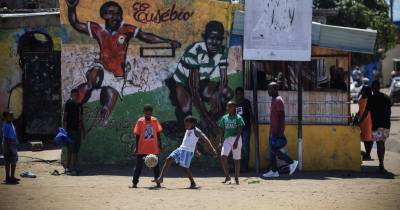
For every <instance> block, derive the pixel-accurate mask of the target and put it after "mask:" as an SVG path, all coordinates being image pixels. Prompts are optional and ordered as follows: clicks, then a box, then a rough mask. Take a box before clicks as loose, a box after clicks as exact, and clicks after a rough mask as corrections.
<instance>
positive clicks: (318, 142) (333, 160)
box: [250, 125, 361, 171]
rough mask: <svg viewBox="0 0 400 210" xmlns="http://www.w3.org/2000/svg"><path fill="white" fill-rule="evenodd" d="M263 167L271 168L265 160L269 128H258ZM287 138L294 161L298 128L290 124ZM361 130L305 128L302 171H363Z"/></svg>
mask: <svg viewBox="0 0 400 210" xmlns="http://www.w3.org/2000/svg"><path fill="white" fill-rule="evenodd" d="M259 134H260V160H261V167H262V168H266V167H267V166H268V165H269V162H268V160H266V158H265V157H266V148H267V145H268V138H267V137H268V136H269V125H260V126H259ZM285 135H286V137H287V139H288V145H287V146H286V148H287V149H288V151H289V154H290V156H291V157H292V158H294V159H298V147H297V125H288V126H287V127H286V131H285ZM359 136H360V130H359V129H358V127H353V126H336V125H305V126H304V127H303V169H304V170H306V171H316V170H351V171H360V169H361V156H360V151H361V149H360V138H359ZM251 143H252V144H251V151H250V153H251V159H250V164H251V165H253V166H254V162H255V161H254V159H255V156H254V152H255V150H254V148H255V147H254V141H252V142H251Z"/></svg>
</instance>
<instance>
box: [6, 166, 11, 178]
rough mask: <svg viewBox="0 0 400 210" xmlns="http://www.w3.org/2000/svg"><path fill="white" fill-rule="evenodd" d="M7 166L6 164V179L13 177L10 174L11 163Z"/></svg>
mask: <svg viewBox="0 0 400 210" xmlns="http://www.w3.org/2000/svg"><path fill="white" fill-rule="evenodd" d="M5 166H6V167H5V168H6V180H7V179H10V178H11V176H10V168H11V164H8V163H6V164H5Z"/></svg>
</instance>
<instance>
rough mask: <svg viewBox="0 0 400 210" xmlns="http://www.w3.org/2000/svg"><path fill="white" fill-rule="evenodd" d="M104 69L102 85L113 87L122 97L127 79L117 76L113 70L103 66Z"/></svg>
mask: <svg viewBox="0 0 400 210" xmlns="http://www.w3.org/2000/svg"><path fill="white" fill-rule="evenodd" d="M103 71H104V78H103V82H102V83H101V86H102V87H107V86H108V87H112V88H114V89H115V90H117V91H118V94H119V95H120V96H121V97H122V96H123V92H124V86H125V79H124V78H123V77H116V76H115V75H114V74H113V73H112V72H110V71H108V70H106V69H105V68H104V67H103Z"/></svg>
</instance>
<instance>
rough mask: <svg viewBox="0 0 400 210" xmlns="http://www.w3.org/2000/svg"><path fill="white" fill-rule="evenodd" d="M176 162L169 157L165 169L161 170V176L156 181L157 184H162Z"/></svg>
mask: <svg viewBox="0 0 400 210" xmlns="http://www.w3.org/2000/svg"><path fill="white" fill-rule="evenodd" d="M173 162H174V159H173V158H172V157H167V159H166V160H165V163H164V165H163V168H162V170H161V175H160V176H159V177H158V178H157V179H156V182H157V183H162V182H163V179H164V176H165V174H166V173H167V171H168V169H169V167H171V164H172V163H173Z"/></svg>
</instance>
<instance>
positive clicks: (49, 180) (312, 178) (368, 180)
mask: <svg viewBox="0 0 400 210" xmlns="http://www.w3.org/2000/svg"><path fill="white" fill-rule="evenodd" d="M392 116H393V125H392V131H391V137H390V139H389V140H388V142H387V149H388V152H387V155H386V161H385V164H386V168H387V170H388V171H390V173H388V174H386V175H378V174H377V173H376V169H377V167H376V166H377V165H378V162H377V157H376V151H375V150H374V151H373V158H374V159H375V160H374V161H368V162H364V163H363V166H362V172H359V173H356V172H297V173H296V174H295V175H294V176H292V177H289V176H287V175H282V176H281V177H280V178H279V179H274V180H263V179H260V178H259V176H260V174H255V173H251V174H243V176H242V178H241V179H240V181H241V184H240V185H234V184H232V185H223V184H221V183H220V182H221V181H222V180H223V178H222V171H221V170H220V169H210V170H205V169H195V170H194V172H193V174H194V176H195V179H196V181H197V184H198V185H199V186H200V188H199V189H196V190H190V189H185V188H186V187H188V185H189V182H188V180H187V179H186V178H183V177H182V173H181V171H180V170H179V169H178V168H172V169H171V170H170V174H169V176H168V178H166V179H165V180H164V184H163V188H161V189H153V188H151V187H152V186H153V184H152V183H151V181H150V180H151V179H152V178H151V176H152V173H151V171H150V170H145V171H144V177H143V178H141V180H140V183H139V188H138V189H130V188H128V186H129V185H130V184H131V179H132V178H131V174H132V167H127V166H125V167H122V166H121V167H118V166H90V167H89V166H83V167H82V169H83V173H82V174H81V176H65V175H61V176H53V175H51V174H50V173H51V172H53V171H54V170H58V171H60V172H62V171H63V170H62V167H61V166H60V165H59V163H58V162H50V163H45V162H38V161H39V160H38V159H32V158H28V157H33V158H40V159H45V160H57V159H59V155H60V150H47V151H42V152H29V151H28V152H20V153H19V155H20V156H21V158H20V159H21V161H20V162H19V165H18V169H17V174H19V173H21V172H23V171H25V170H30V171H32V172H34V173H35V174H36V175H37V178H35V179H32V178H21V179H22V180H21V182H20V184H19V185H6V184H0V209H219V210H223V209H246V210H247V209H349V210H350V209H351V210H353V209H363V210H364V209H385V210H386V209H400V199H399V198H400V177H399V175H400V138H399V137H400V106H396V107H394V108H393V115H392ZM0 177H1V179H3V177H4V166H0Z"/></svg>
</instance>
